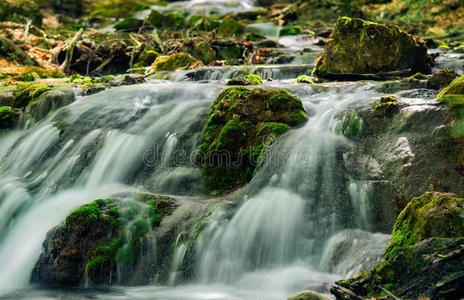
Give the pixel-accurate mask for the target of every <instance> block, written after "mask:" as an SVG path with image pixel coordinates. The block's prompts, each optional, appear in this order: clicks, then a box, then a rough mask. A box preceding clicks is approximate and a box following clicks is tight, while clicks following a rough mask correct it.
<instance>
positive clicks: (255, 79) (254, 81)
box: [227, 74, 263, 85]
mask: <svg viewBox="0 0 464 300" xmlns="http://www.w3.org/2000/svg"><path fill="white" fill-rule="evenodd" d="M260 84H263V80H262V79H261V77H259V76H258V75H255V74H248V75H245V76H244V77H236V78H232V79H231V80H229V81H228V82H227V85H260Z"/></svg>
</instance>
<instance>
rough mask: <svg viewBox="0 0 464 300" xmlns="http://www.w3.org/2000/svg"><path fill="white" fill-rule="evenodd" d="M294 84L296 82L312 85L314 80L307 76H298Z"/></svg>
mask: <svg viewBox="0 0 464 300" xmlns="http://www.w3.org/2000/svg"><path fill="white" fill-rule="evenodd" d="M296 82H298V83H308V84H313V83H314V79H313V78H311V77H310V76H307V75H300V76H298V78H297V79H296Z"/></svg>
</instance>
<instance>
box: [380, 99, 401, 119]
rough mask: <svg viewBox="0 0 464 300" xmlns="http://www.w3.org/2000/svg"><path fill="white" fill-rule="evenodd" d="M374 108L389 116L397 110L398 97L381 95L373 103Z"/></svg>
mask: <svg viewBox="0 0 464 300" xmlns="http://www.w3.org/2000/svg"><path fill="white" fill-rule="evenodd" d="M374 110H375V111H376V112H378V113H379V114H381V115H384V116H391V115H393V114H394V113H396V112H398V111H399V106H398V97H396V96H383V97H381V98H380V99H379V101H377V102H376V103H375V104H374Z"/></svg>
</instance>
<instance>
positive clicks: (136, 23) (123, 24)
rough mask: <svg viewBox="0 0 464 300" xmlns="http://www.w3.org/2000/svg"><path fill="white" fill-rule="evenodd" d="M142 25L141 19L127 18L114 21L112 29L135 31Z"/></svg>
mask: <svg viewBox="0 0 464 300" xmlns="http://www.w3.org/2000/svg"><path fill="white" fill-rule="evenodd" d="M142 25H143V20H139V19H134V18H128V19H124V20H122V21H120V22H118V23H116V25H114V29H116V30H125V31H135V32H137V31H138V30H139V28H140V27H142Z"/></svg>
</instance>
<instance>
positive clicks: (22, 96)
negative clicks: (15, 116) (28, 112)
mask: <svg viewBox="0 0 464 300" xmlns="http://www.w3.org/2000/svg"><path fill="white" fill-rule="evenodd" d="M49 89H50V86H48V85H46V84H35V83H23V84H19V85H17V86H16V88H15V89H14V91H13V101H12V103H11V105H12V107H14V108H21V107H25V106H27V105H28V104H29V103H32V102H34V101H35V100H36V99H37V98H39V96H40V95H42V94H43V93H45V92H46V91H48V90H49Z"/></svg>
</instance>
